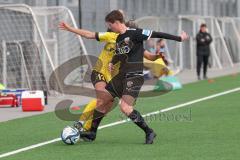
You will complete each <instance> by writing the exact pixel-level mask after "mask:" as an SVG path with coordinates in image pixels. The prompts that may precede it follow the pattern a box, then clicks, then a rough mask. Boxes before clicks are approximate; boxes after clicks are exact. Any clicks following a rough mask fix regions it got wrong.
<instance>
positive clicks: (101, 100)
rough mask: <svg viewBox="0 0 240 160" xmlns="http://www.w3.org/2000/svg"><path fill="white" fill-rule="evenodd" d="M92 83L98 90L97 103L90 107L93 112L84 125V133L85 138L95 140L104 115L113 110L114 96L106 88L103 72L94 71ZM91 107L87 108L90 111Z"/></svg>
mask: <svg viewBox="0 0 240 160" xmlns="http://www.w3.org/2000/svg"><path fill="white" fill-rule="evenodd" d="M91 80H92V83H93V85H94V87H95V90H96V97H97V99H96V105H95V106H94V107H93V106H92V107H89V108H90V109H92V110H91V114H90V116H89V118H90V119H88V120H87V121H86V122H87V123H85V125H84V128H85V131H89V132H90V134H89V133H88V132H84V133H82V137H83V138H85V139H86V138H87V139H89V140H90V141H92V140H95V138H96V133H97V128H98V126H99V124H100V122H101V120H102V118H103V117H104V115H105V114H106V113H107V112H108V111H110V110H111V108H112V104H113V100H114V99H113V97H112V96H111V95H110V94H109V93H108V92H107V91H106V90H105V87H106V85H107V82H106V80H105V77H104V75H103V74H101V73H99V72H97V71H95V70H94V71H93V72H92V75H91ZM88 110H89V109H86V111H88Z"/></svg>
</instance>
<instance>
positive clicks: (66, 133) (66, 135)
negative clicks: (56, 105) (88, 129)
mask: <svg viewBox="0 0 240 160" xmlns="http://www.w3.org/2000/svg"><path fill="white" fill-rule="evenodd" d="M61 138H62V141H63V142H64V143H65V144H68V145H73V144H75V143H77V142H78V140H79V139H80V133H79V131H78V130H77V129H76V128H74V127H70V126H67V127H65V128H64V129H63V131H62V133H61Z"/></svg>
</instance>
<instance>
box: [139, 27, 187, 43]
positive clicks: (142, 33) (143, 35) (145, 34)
mask: <svg viewBox="0 0 240 160" xmlns="http://www.w3.org/2000/svg"><path fill="white" fill-rule="evenodd" d="M136 34H137V40H138V41H144V40H148V39H149V38H163V39H169V40H175V41H179V42H182V41H185V40H188V38H189V37H188V34H187V33H186V32H184V31H182V33H181V34H180V36H176V35H172V34H168V33H164V32H156V31H151V30H146V29H139V30H138V31H137V32H136Z"/></svg>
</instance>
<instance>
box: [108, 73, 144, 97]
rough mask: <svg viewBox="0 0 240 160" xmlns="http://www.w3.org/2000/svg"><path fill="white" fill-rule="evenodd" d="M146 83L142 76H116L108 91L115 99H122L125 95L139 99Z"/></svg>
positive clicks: (109, 84)
mask: <svg viewBox="0 0 240 160" xmlns="http://www.w3.org/2000/svg"><path fill="white" fill-rule="evenodd" d="M143 83H144V78H143V76H142V75H134V76H129V77H126V76H121V75H116V76H115V77H114V78H113V79H112V80H111V81H110V82H109V83H108V84H107V86H106V90H107V91H108V92H109V93H110V94H111V95H112V96H113V98H115V97H118V98H121V97H122V96H123V95H130V96H132V97H133V98H135V99H136V98H137V97H138V95H139V92H140V90H141V87H142V85H143Z"/></svg>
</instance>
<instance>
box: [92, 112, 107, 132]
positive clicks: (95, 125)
mask: <svg viewBox="0 0 240 160" xmlns="http://www.w3.org/2000/svg"><path fill="white" fill-rule="evenodd" d="M103 117H104V113H102V112H99V111H98V110H96V109H94V111H93V119H92V126H91V129H90V131H93V132H97V129H98V126H99V124H100V122H101V120H102V118H103Z"/></svg>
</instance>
